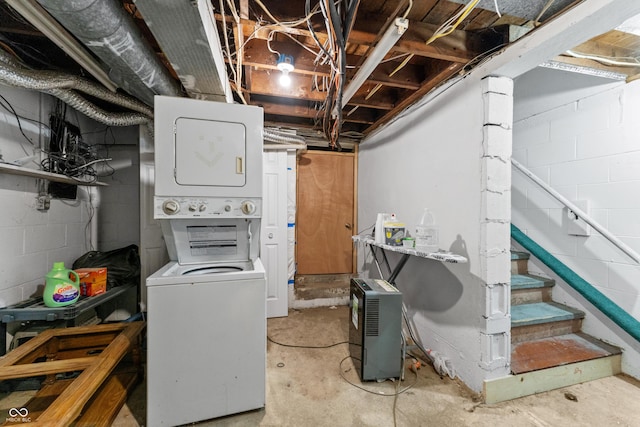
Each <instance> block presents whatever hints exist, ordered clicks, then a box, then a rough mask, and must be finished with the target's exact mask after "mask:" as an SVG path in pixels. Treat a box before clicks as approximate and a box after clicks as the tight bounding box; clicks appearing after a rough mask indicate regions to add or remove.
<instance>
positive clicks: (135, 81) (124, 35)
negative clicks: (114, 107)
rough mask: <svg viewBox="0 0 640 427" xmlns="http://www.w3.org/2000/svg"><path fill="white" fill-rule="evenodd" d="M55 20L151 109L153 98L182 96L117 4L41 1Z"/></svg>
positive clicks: (90, 0) (110, 0) (96, 0)
mask: <svg viewBox="0 0 640 427" xmlns="http://www.w3.org/2000/svg"><path fill="white" fill-rule="evenodd" d="M38 3H40V4H41V5H42V7H44V8H45V9H46V10H47V11H48V12H49V13H50V14H51V15H53V17H55V18H56V19H57V20H58V21H59V22H60V23H61V24H62V25H63V26H64V27H65V28H67V30H69V31H70V32H71V33H72V34H73V35H74V36H76V37H77V38H78V39H79V40H80V41H82V42H83V43H84V44H85V45H86V46H87V48H88V49H90V50H91V51H92V52H93V53H94V54H96V55H97V56H98V57H99V58H100V59H101V60H102V61H103V62H104V63H105V64H108V65H109V66H110V67H111V69H110V70H109V77H110V78H111V80H113V81H114V82H116V83H117V84H118V85H119V86H120V87H122V88H123V89H124V90H126V91H127V92H129V93H130V94H132V95H134V96H135V97H137V98H139V99H140V100H142V101H143V102H145V103H146V104H148V105H153V96H154V95H156V94H158V95H167V96H182V93H181V88H180V85H179V84H178V83H177V82H176V81H175V80H174V79H173V78H172V77H171V75H170V74H169V72H168V71H167V69H166V68H165V67H164V66H163V64H162V63H161V62H160V60H159V59H158V57H157V55H156V54H155V52H154V51H153V50H152V49H151V47H150V46H149V45H148V44H147V42H146V40H145V38H144V36H143V35H142V33H141V31H140V30H139V29H138V27H137V26H136V24H135V23H134V22H133V18H131V16H130V15H129V14H128V13H127V12H126V11H125V10H124V8H123V7H122V4H121V3H120V2H118V1H116V0H65V1H60V0H38Z"/></svg>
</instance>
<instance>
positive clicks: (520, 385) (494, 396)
mask: <svg viewBox="0 0 640 427" xmlns="http://www.w3.org/2000/svg"><path fill="white" fill-rule="evenodd" d="M621 360H622V358H621V356H620V355H615V356H609V357H603V358H600V359H595V360H588V361H585V362H578V363H571V364H569V365H563V366H557V367H555V368H549V369H543V370H540V371H533V372H527V373H526V374H520V375H509V376H506V377H502V378H496V379H493V380H487V381H485V382H484V392H483V395H484V402H485V403H498V402H504V401H506V400H511V399H516V398H518V397H523V396H530V395H532V394H536V393H542V392H545V391H549V390H555V389H558V388H562V387H567V386H570V385H574V384H580V383H583V382H586V381H592V380H596V379H598V378H604V377H610V376H612V375H617V374H619V373H621V372H622V368H621Z"/></svg>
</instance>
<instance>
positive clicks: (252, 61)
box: [242, 39, 424, 90]
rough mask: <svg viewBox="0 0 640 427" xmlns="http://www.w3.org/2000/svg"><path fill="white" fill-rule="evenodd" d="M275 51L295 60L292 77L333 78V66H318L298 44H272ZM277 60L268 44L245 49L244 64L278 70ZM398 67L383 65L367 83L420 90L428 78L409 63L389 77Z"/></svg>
mask: <svg viewBox="0 0 640 427" xmlns="http://www.w3.org/2000/svg"><path fill="white" fill-rule="evenodd" d="M271 48H272V49H273V50H275V51H278V52H283V53H286V54H288V55H292V56H293V57H294V61H295V69H294V71H293V72H292V74H304V75H315V76H319V77H328V76H329V75H330V72H331V69H330V67H329V65H316V64H314V60H315V57H314V56H313V55H312V54H311V53H310V52H308V51H306V50H305V49H303V48H302V47H300V46H299V45H298V44H296V43H293V42H274V41H272V42H271ZM359 58H360V57H359V56H355V55H347V63H349V64H355V63H357V62H358V60H359ZM277 59H278V58H277V55H276V54H275V53H273V52H270V51H269V49H268V48H267V43H266V41H264V40H258V39H253V40H250V41H249V42H247V44H246V45H245V47H244V59H243V61H242V63H243V64H244V65H248V66H252V67H256V68H261V69H265V70H277V69H278V67H277ZM395 67H397V62H388V63H383V64H380V66H379V67H378V68H377V69H376V70H375V71H374V72H373V73H372V74H371V76H369V78H368V79H367V81H368V82H370V83H374V84H382V85H385V86H390V87H397V88H401V89H413V90H416V89H418V88H419V87H420V82H421V81H422V79H423V78H424V77H423V70H422V67H420V66H417V65H413V64H407V65H406V66H405V67H403V68H402V69H401V70H400V71H398V72H397V73H396V74H395V75H394V76H393V77H389V74H391V72H392V71H393V70H394V68H395ZM355 72H356V71H355V70H353V69H350V70H349V71H348V74H349V76H352V75H353V74H355Z"/></svg>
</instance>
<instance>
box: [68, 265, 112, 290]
mask: <svg viewBox="0 0 640 427" xmlns="http://www.w3.org/2000/svg"><path fill="white" fill-rule="evenodd" d="M75 272H76V273H78V276H80V295H82V296H86V297H91V296H94V295H100V294H103V293H105V292H107V268H106V267H97V268H78V269H77V270H75Z"/></svg>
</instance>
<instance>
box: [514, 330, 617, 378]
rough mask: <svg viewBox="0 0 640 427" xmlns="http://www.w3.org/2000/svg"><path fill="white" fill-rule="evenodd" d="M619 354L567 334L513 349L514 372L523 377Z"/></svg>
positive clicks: (582, 336)
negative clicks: (535, 372)
mask: <svg viewBox="0 0 640 427" xmlns="http://www.w3.org/2000/svg"><path fill="white" fill-rule="evenodd" d="M614 353H615V354H619V353H620V349H616V348H613V347H612V346H609V345H606V344H604V343H601V342H598V341H597V340H594V339H588V337H586V336H584V335H582V334H567V335H561V336H555V337H548V338H543V339H539V340H533V341H526V342H522V343H519V344H515V345H512V348H511V372H512V373H514V374H523V373H525V372H531V371H537V370H539V369H546V368H552V367H554V366H560V365H566V364H568V363H575V362H582V361H585V360H591V359H597V358H600V357H606V356H610V355H612V354H614Z"/></svg>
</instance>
